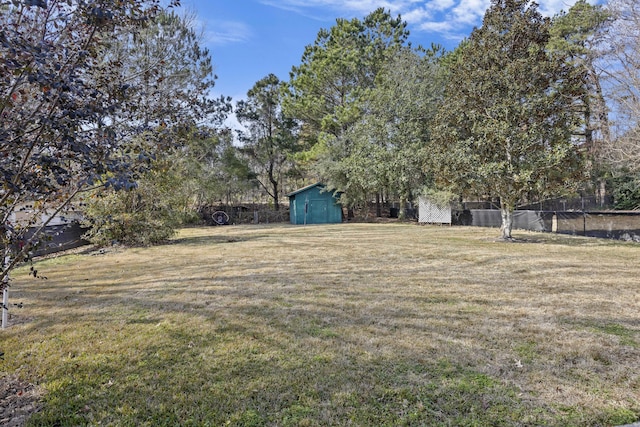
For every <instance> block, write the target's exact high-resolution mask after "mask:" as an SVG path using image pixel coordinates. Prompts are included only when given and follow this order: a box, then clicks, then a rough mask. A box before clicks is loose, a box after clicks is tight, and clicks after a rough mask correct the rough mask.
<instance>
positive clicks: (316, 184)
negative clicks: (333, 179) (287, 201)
mask: <svg viewBox="0 0 640 427" xmlns="http://www.w3.org/2000/svg"><path fill="white" fill-rule="evenodd" d="M313 187H324V184H323V183H321V182H316V183H315V184H311V185H307V186H306V187H302V188H300V189H298V190H296V191H292V192H291V193H289V194H287V197H291V196H295V195H296V194H298V193H303V192H305V191H307V190H309V189H310V188H313Z"/></svg>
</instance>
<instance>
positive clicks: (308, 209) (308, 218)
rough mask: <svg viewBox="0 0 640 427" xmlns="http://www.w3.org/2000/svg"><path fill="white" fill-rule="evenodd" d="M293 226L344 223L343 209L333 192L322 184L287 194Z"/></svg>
mask: <svg viewBox="0 0 640 427" xmlns="http://www.w3.org/2000/svg"><path fill="white" fill-rule="evenodd" d="M287 197H289V218H290V219H291V224H333V223H340V222H342V207H341V206H340V203H339V202H338V199H337V198H336V196H334V194H333V192H331V191H326V190H325V186H324V185H323V184H321V183H317V184H313V185H309V186H307V187H304V188H301V189H299V190H296V191H294V192H292V193H289V194H287Z"/></svg>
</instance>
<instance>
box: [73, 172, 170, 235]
mask: <svg viewBox="0 0 640 427" xmlns="http://www.w3.org/2000/svg"><path fill="white" fill-rule="evenodd" d="M165 166H166V165H165ZM179 190H180V188H179V182H178V181H176V180H175V179H173V180H172V179H171V176H170V175H169V174H168V173H167V171H166V170H162V168H161V167H160V166H159V165H155V169H154V170H152V171H150V172H148V173H147V174H146V176H145V177H143V178H142V179H141V180H140V182H139V185H138V187H137V188H134V189H131V190H129V191H115V190H113V189H105V190H98V191H97V192H96V193H95V194H94V195H93V196H92V197H90V198H89V199H88V200H87V208H86V210H85V223H86V224H88V225H90V226H91V228H90V230H89V231H88V232H87V234H86V236H85V238H87V239H88V240H90V241H91V242H92V243H95V244H98V245H102V246H104V245H110V244H114V243H119V244H124V245H132V246H137V245H143V246H148V245H153V244H157V243H161V242H164V241H166V240H167V239H169V238H170V237H172V236H173V235H174V234H175V230H176V228H177V227H178V226H179V225H180V224H181V223H182V221H181V218H180V215H179V211H178V209H177V205H179V203H180V201H179V200H176V199H177V198H178V197H179V196H180V195H181V193H180V191H179Z"/></svg>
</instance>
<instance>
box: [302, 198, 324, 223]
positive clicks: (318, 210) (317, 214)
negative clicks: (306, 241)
mask: <svg viewBox="0 0 640 427" xmlns="http://www.w3.org/2000/svg"><path fill="white" fill-rule="evenodd" d="M328 205H329V203H328V202H327V201H326V200H322V199H314V200H309V219H308V221H307V222H308V223H310V224H326V223H327V222H329V206H328Z"/></svg>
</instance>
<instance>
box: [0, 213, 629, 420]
mask: <svg viewBox="0 0 640 427" xmlns="http://www.w3.org/2000/svg"><path fill="white" fill-rule="evenodd" d="M497 235H498V231H497V230H495V229H482V228H464V227H454V228H451V227H431V226H422V227H421V226H417V225H414V224H339V225H328V226H307V227H300V226H298V227H293V226H284V225H275V226H237V227H236V226H228V227H210V228H194V229H185V230H182V231H181V233H180V234H179V236H178V237H177V238H176V239H175V241H174V242H172V244H168V245H165V246H161V247H153V248H135V249H120V250H108V251H106V252H105V253H86V254H75V255H65V256H61V257H58V258H52V259H47V260H43V261H40V262H38V263H37V264H36V268H37V269H38V273H39V274H41V275H44V276H47V278H48V279H47V280H38V279H34V278H33V277H28V276H27V274H28V272H29V270H28V267H23V268H22V269H21V270H19V271H18V272H17V273H16V274H15V280H14V281H13V283H12V288H11V300H12V302H23V303H24V308H22V309H14V310H12V314H13V316H12V319H11V322H13V325H12V326H11V327H10V328H9V329H7V330H6V331H4V332H0V350H1V351H3V352H4V353H5V355H4V360H3V361H0V374H1V375H17V376H18V377H19V378H21V379H22V380H24V381H30V382H32V383H35V384H37V385H38V388H39V390H40V393H41V399H42V400H41V403H40V410H39V412H37V413H35V414H34V415H33V416H32V417H31V418H30V420H29V423H28V425H33V426H40V425H50V426H67V425H98V424H100V425H118V426H121V425H122V426H138V425H148V426H159V425H167V426H174V425H183V426H190V425H193V426H200V425H211V426H223V425H231V426H263V425H265V426H276V425H277V426H330V425H354V426H382V425H388V426H397V425H398V426H400V425H428V426H431V425H433V426H525V425H527V426H539V425H549V426H571V425H574V426H587V425H588V426H597V425H602V426H606V425H618V424H624V423H630V422H633V421H637V420H639V419H640V263H639V261H640V245H638V244H629V243H622V242H614V241H606V240H596V239H587V238H580V237H570V236H558V235H551V234H535V233H525V232H516V233H515V237H516V238H519V239H520V241H519V242H516V243H501V242H497V241H495V239H494V238H495V237H496V236H497Z"/></svg>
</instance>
